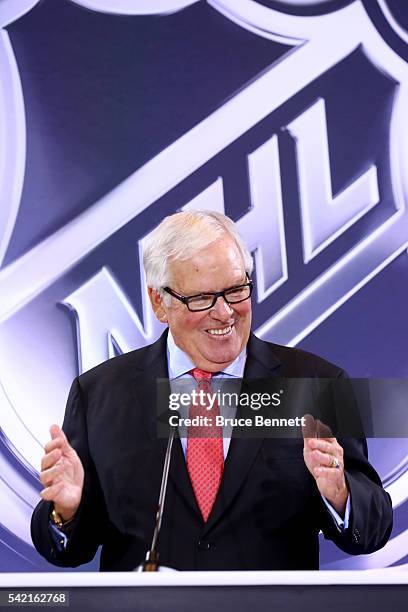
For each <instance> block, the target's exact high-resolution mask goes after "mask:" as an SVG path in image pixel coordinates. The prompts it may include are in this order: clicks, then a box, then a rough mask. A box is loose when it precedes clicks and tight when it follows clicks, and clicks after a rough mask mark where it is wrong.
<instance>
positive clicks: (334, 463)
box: [330, 457, 340, 470]
mask: <svg viewBox="0 0 408 612" xmlns="http://www.w3.org/2000/svg"><path fill="white" fill-rule="evenodd" d="M330 467H332V468H336V469H337V470H339V469H340V462H339V460H338V459H337V457H332V460H331V464H330Z"/></svg>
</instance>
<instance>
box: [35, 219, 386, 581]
mask: <svg viewBox="0 0 408 612" xmlns="http://www.w3.org/2000/svg"><path fill="white" fill-rule="evenodd" d="M144 265H145V270H146V278H147V284H148V291H149V296H150V300H151V304H152V307H153V310H154V312H155V314H156V316H157V317H158V319H159V320H160V321H161V322H163V323H166V324H167V325H168V329H166V331H165V333H164V334H163V335H162V336H161V338H159V340H158V341H157V342H155V343H154V344H152V345H150V346H147V347H144V348H141V349H139V350H136V351H133V352H131V353H128V354H124V355H121V356H120V357H115V358H113V359H111V360H109V361H107V362H105V363H103V364H101V365H99V366H97V367H96V368H94V369H93V370H91V371H89V372H86V373H85V374H82V375H81V376H79V377H78V378H77V379H76V380H75V381H74V383H73V385H72V387H71V391H70V394H69V398H68V403H67V408H66V414H65V419H64V424H63V429H62V430H61V429H60V428H59V427H58V426H56V425H54V426H52V427H51V430H50V431H51V440H50V442H48V443H47V444H46V446H45V455H44V457H43V459H42V466H41V481H42V483H43V485H44V490H43V491H42V493H41V495H42V498H43V500H42V501H41V502H40V503H39V505H38V506H37V508H36V509H35V511H34V514H33V518H32V537H33V541H34V544H35V546H36V548H37V550H38V551H39V552H40V553H41V554H42V555H43V556H44V557H46V558H47V559H48V560H49V561H51V562H52V563H55V564H56V565H62V566H77V565H80V564H82V563H86V562H88V561H90V560H91V559H92V558H93V557H94V555H95V553H96V550H97V548H98V547H99V546H100V545H101V546H102V552H101V563H100V567H101V570H132V569H134V568H135V567H136V566H137V565H138V564H140V563H141V561H142V560H143V558H144V556H145V553H146V550H147V549H148V548H149V543H150V541H151V536H152V532H153V528H154V519H155V513H156V507H157V499H158V492H159V488H160V480H161V474H162V467H163V460H164V454H165V449H166V440H163V439H159V438H158V436H157V427H156V420H157V417H156V415H157V412H156V393H157V380H158V379H162V378H168V379H169V380H170V381H171V384H173V383H174V381H176V380H177V379H178V378H180V377H189V379H190V380H191V381H193V382H194V381H195V380H197V384H198V385H200V384H201V382H202V380H203V379H205V380H206V381H207V383H208V382H209V384H211V382H212V379H214V380H216V379H217V378H219V377H223V376H224V377H231V378H243V377H246V378H252V379H257V378H263V379H265V378H266V379H268V378H271V379H273V378H274V377H288V378H306V377H311V378H326V379H338V378H340V377H342V376H343V372H342V370H341V369H339V368H338V367H336V366H334V365H332V364H330V363H328V362H326V361H324V360H322V359H320V358H319V357H316V356H314V355H311V354H308V353H305V352H303V351H300V350H296V349H293V348H286V347H282V346H278V345H274V344H271V343H267V342H263V341H261V340H259V339H258V338H256V337H255V336H254V335H252V334H251V331H250V329H251V300H250V297H251V292H252V283H251V280H250V274H251V271H252V259H251V255H250V253H249V251H248V249H247V248H246V246H245V244H244V243H243V242H242V239H241V238H240V236H239V234H238V233H237V231H236V228H235V226H234V224H233V222H232V221H231V220H230V219H228V217H225V216H224V215H221V214H218V213H214V212H182V213H178V214H175V215H172V216H170V217H167V218H165V219H164V220H163V221H162V223H161V224H160V225H159V226H158V227H157V228H156V230H155V231H154V232H153V233H152V235H151V236H150V238H149V241H148V243H147V245H146V248H145V253H144ZM194 384H195V383H194ZM307 411H308V410H307V408H306V410H305V412H307ZM196 442H197V440H196V439H194V438H189V437H187V439H184V438H183V439H180V438H178V439H176V440H175V444H174V447H173V452H172V458H171V464H170V477H169V484H168V491H167V498H166V505H165V512H164V516H163V523H162V529H161V532H160V539H159V551H160V560H161V563H162V564H163V565H166V566H170V567H173V568H175V569H179V570H201V569H204V570H223V569H225V570H227V569H229V570H231V569H234V570H235V569H236V570H238V569H240V570H255V569H262V570H267V569H317V568H318V566H319V548H318V533H319V531H320V530H322V531H323V533H324V535H325V537H326V538H329V539H331V540H333V541H334V542H335V543H336V544H337V545H338V546H339V547H340V548H341V549H342V550H344V551H346V552H348V553H350V554H360V553H370V552H373V551H375V550H377V549H378V548H380V547H381V546H383V545H384V544H385V543H386V541H387V539H388V537H389V535H390V531H391V526H392V508H391V503H390V498H389V496H388V494H387V493H386V492H385V491H384V490H383V488H382V486H381V481H380V479H379V477H378V475H377V474H376V472H375V471H374V469H373V468H372V467H371V465H370V464H369V463H368V460H367V450H366V444H365V441H364V440H362V439H357V438H356V439H348V440H344V441H343V442H342V444H340V443H339V442H338V441H337V440H336V439H335V438H333V437H326V438H323V439H321V438H315V437H310V438H305V440H304V441H303V440H295V441H293V440H292V441H291V442H292V443H291V444H284V443H283V441H282V440H280V441H277V440H274V439H268V438H265V439H257V438H245V437H242V438H238V437H234V436H233V437H232V438H227V439H224V440H222V439H221V444H220V441H219V440H217V439H215V440H211V444H212V446H211V447H210V448H211V449H212V450H211V452H209V453H207V454H205V453H204V454H203V453H201V454H200V448H199V446H197V444H196Z"/></svg>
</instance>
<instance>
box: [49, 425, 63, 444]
mask: <svg viewBox="0 0 408 612" xmlns="http://www.w3.org/2000/svg"><path fill="white" fill-rule="evenodd" d="M61 433H62V429H61V427H60V426H59V425H56V424H55V423H54V425H51V427H50V435H51V439H52V440H55V438H60V437H61Z"/></svg>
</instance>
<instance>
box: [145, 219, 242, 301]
mask: <svg viewBox="0 0 408 612" xmlns="http://www.w3.org/2000/svg"><path fill="white" fill-rule="evenodd" d="M225 236H229V237H231V238H232V239H233V240H234V241H235V243H236V245H237V247H238V250H239V252H240V254H241V256H242V260H243V263H244V266H245V271H246V272H247V274H248V275H250V274H251V272H252V269H253V261H252V256H251V253H250V251H249V249H248V247H247V246H246V244H245V242H244V241H243V239H242V238H241V236H240V235H239V233H238V231H237V229H236V225H235V223H234V222H233V221H232V220H231V219H230V218H229V217H227V216H226V215H222V214H221V213H218V212H213V211H211V210H197V211H192V212H187V211H184V212H179V213H175V214H174V215H170V216H168V217H165V218H164V219H163V221H162V222H161V223H160V224H159V225H158V226H157V227H156V228H155V229H154V230H153V231H152V232H151V233H150V234H149V235H148V236H147V238H145V240H144V252H143V265H144V269H145V273H146V282H147V286H148V287H151V288H152V289H155V290H156V291H160V290H161V289H162V288H163V287H166V286H168V285H170V284H171V279H170V278H169V269H168V262H169V260H172V261H183V260H186V259H189V258H190V257H192V256H193V255H196V254H197V253H198V252H199V251H201V250H202V249H205V248H206V247H207V246H208V245H210V244H212V243H213V242H215V241H216V240H218V239H219V238H222V237H225Z"/></svg>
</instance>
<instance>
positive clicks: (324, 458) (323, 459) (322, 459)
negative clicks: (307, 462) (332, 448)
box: [311, 450, 341, 469]
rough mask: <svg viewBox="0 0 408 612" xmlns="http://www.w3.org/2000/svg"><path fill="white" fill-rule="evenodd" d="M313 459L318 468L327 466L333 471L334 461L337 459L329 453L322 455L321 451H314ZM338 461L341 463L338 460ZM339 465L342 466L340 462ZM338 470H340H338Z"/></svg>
mask: <svg viewBox="0 0 408 612" xmlns="http://www.w3.org/2000/svg"><path fill="white" fill-rule="evenodd" d="M311 457H312V460H313V463H315V465H317V466H326V467H330V468H332V469H333V467H334V466H333V459H334V458H336V457H335V456H334V455H329V454H328V453H322V452H321V451H319V450H314V451H312V453H311ZM337 461H339V460H338V459H337ZM339 464H340V466H341V463H340V461H339ZM336 469H338V468H336Z"/></svg>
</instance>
